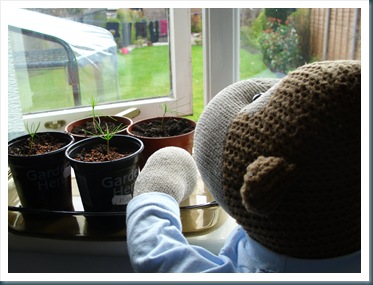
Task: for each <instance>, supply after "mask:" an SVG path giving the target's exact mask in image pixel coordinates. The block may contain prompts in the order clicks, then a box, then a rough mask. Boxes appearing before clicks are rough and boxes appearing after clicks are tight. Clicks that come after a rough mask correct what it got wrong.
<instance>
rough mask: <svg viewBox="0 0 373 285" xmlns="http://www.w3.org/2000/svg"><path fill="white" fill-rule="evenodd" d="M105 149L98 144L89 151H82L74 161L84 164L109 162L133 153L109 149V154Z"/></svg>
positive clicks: (102, 145) (114, 148)
mask: <svg viewBox="0 0 373 285" xmlns="http://www.w3.org/2000/svg"><path fill="white" fill-rule="evenodd" d="M106 147H107V146H106V145H105V144H99V145H95V146H93V147H92V148H90V149H83V150H82V151H81V152H80V153H78V154H77V155H76V156H75V157H74V159H76V160H79V161H84V162H100V161H111V160H115V159H119V158H122V157H126V156H129V155H131V154H133V153H134V152H132V151H123V150H122V151H120V150H118V148H116V147H109V153H107V148H106Z"/></svg>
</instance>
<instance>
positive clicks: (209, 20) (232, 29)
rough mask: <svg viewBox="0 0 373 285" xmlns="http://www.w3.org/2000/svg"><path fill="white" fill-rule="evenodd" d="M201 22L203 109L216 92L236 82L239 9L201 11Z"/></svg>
mask: <svg viewBox="0 0 373 285" xmlns="http://www.w3.org/2000/svg"><path fill="white" fill-rule="evenodd" d="M222 19H224V21H222ZM203 21H204V25H203V45H204V82H205V91H204V100H205V101H204V103H205V106H206V105H207V104H208V102H210V100H211V99H212V98H213V97H214V96H215V95H216V94H217V93H218V92H219V91H221V90H222V89H224V88H225V87H227V86H228V85H230V84H232V83H234V82H236V81H238V80H239V77H240V33H239V31H240V13H239V9H238V8H205V9H203ZM222 35H224V36H222ZM227 51H228V52H227Z"/></svg>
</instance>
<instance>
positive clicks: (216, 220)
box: [8, 173, 227, 241]
mask: <svg viewBox="0 0 373 285" xmlns="http://www.w3.org/2000/svg"><path fill="white" fill-rule="evenodd" d="M72 195H73V205H74V211H50V210H32V209H27V208H23V207H22V206H21V204H20V201H19V197H18V195H17V191H16V188H15V185H14V182H13V178H12V176H11V174H10V173H9V175H8V230H9V232H11V233H13V234H18V235H27V236H36V237H43V238H52V239H53V238H54V239H67V240H105V241H116V240H126V228H125V215H126V212H85V211H84V209H83V204H82V201H81V199H80V195H79V190H78V187H77V183H76V180H75V176H74V174H73V173H72ZM180 215H181V222H182V226H183V233H184V234H185V235H195V234H202V232H203V233H205V232H209V231H211V230H214V229H216V228H217V227H219V226H220V225H221V224H223V223H224V221H225V220H226V218H227V214H226V213H225V211H224V210H223V209H222V208H221V207H220V206H219V205H218V204H217V203H216V202H215V201H214V200H213V197H212V196H211V194H210V193H209V192H208V190H207V189H206V187H205V186H204V184H203V182H202V180H201V179H200V177H199V182H198V185H197V187H196V189H195V190H194V192H193V193H192V195H191V196H190V197H189V198H188V199H186V200H185V201H183V202H182V203H181V204H180ZM113 218H115V219H119V220H120V221H121V222H119V223H118V225H121V226H119V227H116V228H113V227H105V224H106V220H107V221H109V220H112V219H113ZM88 220H89V221H88Z"/></svg>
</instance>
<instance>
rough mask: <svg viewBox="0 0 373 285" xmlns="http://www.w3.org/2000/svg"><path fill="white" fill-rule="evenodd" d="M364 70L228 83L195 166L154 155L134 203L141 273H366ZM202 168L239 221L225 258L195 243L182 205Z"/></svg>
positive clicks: (165, 152) (135, 259) (199, 130)
mask: <svg viewBox="0 0 373 285" xmlns="http://www.w3.org/2000/svg"><path fill="white" fill-rule="evenodd" d="M360 70H361V67H360V62H359V61H324V62H316V63H312V64H307V65H304V66H302V67H299V68H298V69H296V70H295V71H293V72H291V73H289V74H288V75H287V76H286V77H285V78H283V79H281V80H278V79H250V80H244V81H240V82H237V83H235V84H232V85H231V86H228V87H227V88H225V89H224V90H222V91H221V92H220V93H219V94H217V95H216V96H215V97H214V98H213V100H211V102H210V103H209V104H208V105H207V106H206V108H205V110H204V112H203V113H202V115H201V117H200V119H199V121H198V123H197V127H196V131H195V142H194V158H193V157H192V156H191V155H190V154H189V153H187V152H186V151H183V150H182V149H179V148H175V147H168V148H164V149H161V150H159V151H158V152H156V153H155V154H154V155H153V156H152V157H151V158H150V159H149V160H148V162H147V164H146V165H145V167H144V168H143V170H142V171H141V173H140V175H139V176H138V178H137V181H136V184H135V188H134V193H133V196H134V198H133V199H132V200H131V201H130V203H129V204H128V207H127V244H128V251H129V256H130V259H131V263H132V265H133V268H134V270H135V271H136V272H302V273H306V272H326V273H336V272H360V270H361V269H360V267H361V261H360V257H361V254H360V248H361V244H360V237H361V226H360V220H361V206H360V205H361V201H360V199H361V198H360V196H361V178H360V172H361V166H360V161H361V152H360V148H361V134H360V124H361V73H360ZM197 167H198V170H199V172H200V174H201V177H202V179H203V182H204V183H205V185H206V186H207V188H208V189H209V191H210V192H211V194H212V195H213V196H214V198H215V199H216V201H217V202H218V203H219V205H220V206H221V207H222V208H223V209H224V210H225V211H226V212H227V213H228V214H230V215H231V216H232V217H233V218H234V219H235V220H236V221H237V224H238V226H237V228H236V229H235V230H234V231H233V232H232V233H231V234H230V236H229V237H228V239H227V240H226V242H225V245H224V247H223V248H222V249H221V251H220V253H219V254H218V255H215V254H213V253H211V252H209V251H207V250H206V249H204V248H202V247H199V246H194V245H190V244H188V241H187V240H186V238H185V237H184V236H183V234H182V228H181V221H180V208H179V203H180V202H181V201H182V200H184V199H185V198H187V197H188V196H189V195H190V194H191V193H192V191H193V190H194V187H195V185H196V179H197V178H196V177H197Z"/></svg>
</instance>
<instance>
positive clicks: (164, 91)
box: [17, 46, 275, 121]
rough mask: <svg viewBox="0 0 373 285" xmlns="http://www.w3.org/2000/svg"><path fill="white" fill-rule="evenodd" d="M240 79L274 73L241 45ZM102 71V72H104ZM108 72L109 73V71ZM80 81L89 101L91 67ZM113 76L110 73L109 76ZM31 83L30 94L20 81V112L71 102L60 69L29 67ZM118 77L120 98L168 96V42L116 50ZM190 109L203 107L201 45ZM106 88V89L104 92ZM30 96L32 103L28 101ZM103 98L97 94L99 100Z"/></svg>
mask: <svg viewBox="0 0 373 285" xmlns="http://www.w3.org/2000/svg"><path fill="white" fill-rule="evenodd" d="M240 66H241V68H240V73H241V79H247V78H251V77H275V75H274V74H273V73H271V72H270V71H269V70H268V69H267V68H266V66H265V65H264V64H263V62H262V57H261V54H260V53H257V54H253V53H250V52H248V51H246V50H243V49H241V53H240ZM103 73H104V74H105V72H103ZM108 74H110V73H109V72H108ZM24 76H27V75H26V73H25V72H18V73H17V77H18V82H21V83H22V82H27V80H25V79H24ZM79 76H80V82H81V86H80V87H81V93H82V104H83V105H89V99H90V98H91V97H92V94H96V93H97V86H96V84H95V80H94V72H93V71H92V67H85V68H84V69H83V70H82V72H81V73H80V74H79ZM111 77H112V76H111ZM111 77H110V76H106V77H105V75H104V78H103V79H104V88H105V98H104V100H116V99H117V98H115V95H114V94H115V92H114V91H113V90H115V88H114V86H115V80H113V78H111ZM30 78H31V79H30V85H31V86H30V87H31V90H32V92H33V96H30V94H29V92H27V90H28V88H27V86H22V84H20V87H19V91H20V96H21V104H22V108H23V112H24V113H27V112H35V111H45V110H53V109H61V108H70V107H73V106H74V101H73V96H72V89H71V86H70V85H69V84H68V83H66V82H67V74H66V71H65V70H63V69H58V70H44V71H37V72H35V71H32V72H31V73H30ZM118 78H119V79H118V80H119V90H120V95H119V99H120V100H132V99H135V98H151V97H160V96H168V95H169V90H170V74H169V51H168V46H149V47H148V46H147V47H143V48H136V49H134V50H132V51H131V52H130V53H128V54H124V55H122V54H118ZM192 79H193V87H192V90H193V112H194V114H193V115H192V116H188V117H189V118H191V119H193V120H195V121H197V120H198V118H199V116H200V114H201V113H202V110H203V108H204V99H203V97H204V89H203V87H204V86H203V49H202V46H192ZM107 91H108V92H107ZM30 97H32V103H31V104H30V102H28V104H26V103H25V102H27V100H30ZM101 100H102V99H101V98H98V102H100V101H101Z"/></svg>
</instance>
